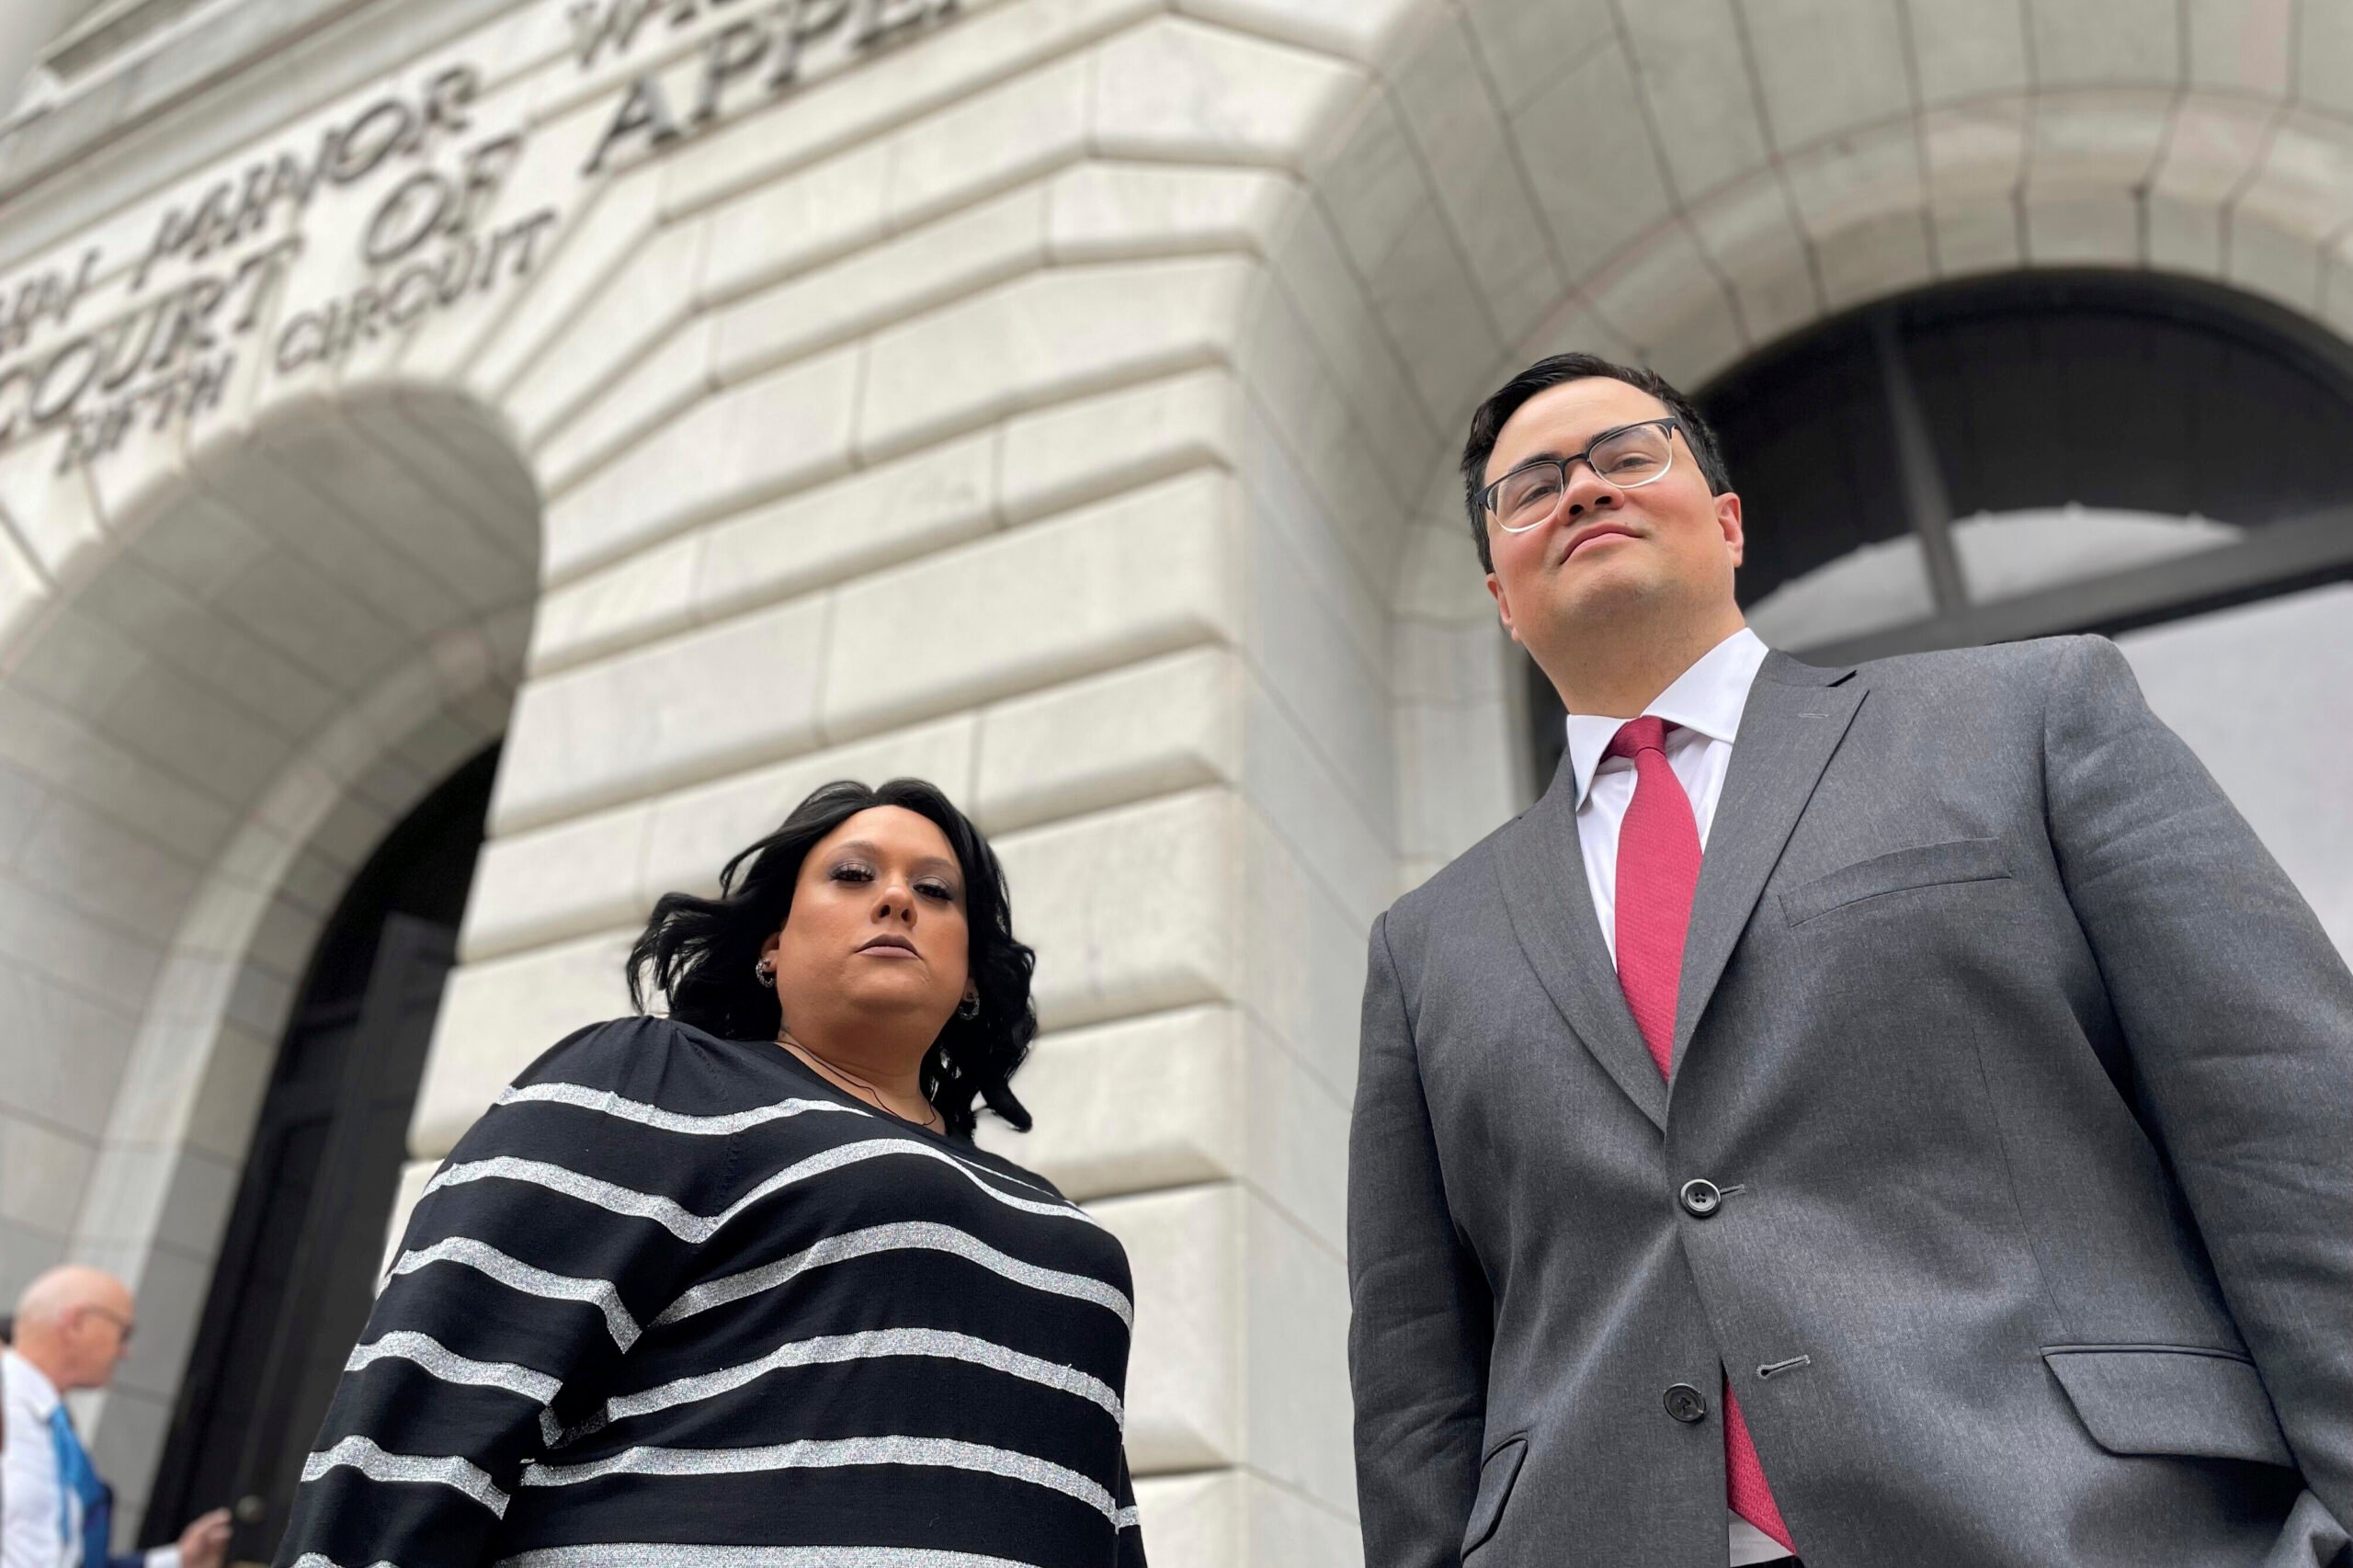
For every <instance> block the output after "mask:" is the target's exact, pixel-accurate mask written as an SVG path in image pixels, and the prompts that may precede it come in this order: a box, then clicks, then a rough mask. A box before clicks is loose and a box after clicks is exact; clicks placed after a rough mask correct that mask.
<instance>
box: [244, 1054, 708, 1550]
mask: <svg viewBox="0 0 2353 1568" xmlns="http://www.w3.org/2000/svg"><path fill="white" fill-rule="evenodd" d="M661 1071H662V1061H661V1052H660V1051H658V1049H654V1047H653V1045H652V1043H651V1041H650V1037H649V1034H648V1031H647V1030H646V1029H645V1028H642V1027H641V1026H640V1025H637V1024H631V1023H624V1024H614V1025H604V1026H599V1027H598V1028H597V1029H595V1030H591V1031H585V1033H584V1035H582V1036H575V1037H574V1039H573V1040H569V1041H566V1042H565V1044H563V1045H562V1046H559V1047H557V1048H556V1050H555V1051H551V1052H550V1053H549V1054H548V1055H547V1056H545V1057H543V1058H541V1059H540V1062H538V1063H536V1064H535V1065H534V1066H533V1067H532V1069H531V1070H530V1071H529V1072H528V1073H526V1074H525V1075H524V1079H523V1082H530V1081H532V1080H535V1079H536V1080H538V1081H539V1082H540V1083H541V1084H543V1085H544V1084H556V1085H576V1086H577V1087H579V1088H582V1089H585V1090H589V1091H593V1092H598V1093H608V1094H610V1095H612V1096H618V1097H620V1098H621V1099H624V1100H628V1099H637V1100H643V1101H658V1099H659V1097H660V1094H659V1087H660V1085H659V1079H660V1075H661ZM580 1114H581V1113H580V1112H577V1111H570V1112H567V1111H565V1110H564V1109H563V1108H561V1107H559V1108H555V1109H553V1110H551V1109H550V1108H549V1107H548V1106H546V1105H545V1104H542V1103H536V1102H534V1103H510V1097H509V1096H502V1097H501V1100H500V1103H499V1104H497V1105H495V1106H494V1107H493V1108H491V1109H490V1110H489V1111H488V1112H486V1113H485V1114H484V1115H483V1118H482V1119H481V1120H479V1121H477V1122H476V1123H474V1125H473V1126H472V1128H471V1129H469V1130H468V1131H467V1132H466V1134H465V1136H464V1137H463V1138H461V1139H460V1140H459V1142H458V1146H457V1148H456V1149H455V1150H453V1151H452V1152H451V1153H450V1155H449V1159H448V1160H447V1161H445V1162H444V1163H443V1165H442V1166H441V1168H440V1170H439V1171H438V1172H437V1173H436V1174H435V1176H434V1178H433V1180H432V1182H431V1183H429V1184H428V1185H427V1187H426V1193H425V1197H424V1198H423V1199H422V1200H421V1201H420V1202H419V1203H418V1204H417V1206H416V1209H415V1212H414V1213H413V1214H412V1215H411V1217H410V1220H409V1222H408V1226H407V1229H406V1230H405V1232H404V1233H403V1235H402V1238H401V1244H400V1247H399V1249H398V1251H397V1253H396V1255H395V1258H394V1262H393V1263H392V1269H391V1272H390V1274H389V1275H388V1277H387V1278H386V1280H385V1283H384V1288H383V1290H382V1293H381V1294H380V1295H379V1296H378V1297H377V1299H376V1304H375V1307H374V1310H373V1311H372V1312H370V1313H369V1319H368V1325H367V1327H366V1328H365V1329H363V1330H362V1331H361V1333H360V1337H359V1343H358V1345H357V1346H354V1348H353V1350H352V1354H351V1358H350V1359H349V1361H348V1362H347V1365H346V1369H345V1371H344V1374H343V1377H342V1380H341V1381H339V1382H338V1383H337V1384H336V1386H335V1396H334V1399H333V1401H332V1402H331V1403H330V1404H329V1405H328V1408H327V1415H326V1419H325V1421H324V1424H323V1426H322V1427H321V1429H320V1432H319V1436H318V1438H317V1440H316V1442H315V1443H314V1444H313V1451H312V1453H311V1454H310V1456H309V1458H308V1459H307V1460H305V1461H304V1464H303V1467H302V1483H301V1489H300V1490H299V1491H298V1492H297V1494H296V1495H295V1500H294V1507H293V1512H292V1517H291V1518H290V1521H289V1523H288V1526H287V1531H286V1535H285V1538H284V1540H282V1541H281V1542H280V1544H279V1546H278V1556H277V1560H276V1561H277V1562H278V1565H279V1568H319V1564H321V1563H322V1562H324V1563H326V1564H343V1565H346V1568H361V1565H364V1564H368V1563H386V1562H389V1563H397V1564H399V1568H478V1565H479V1564H481V1563H483V1562H487V1561H489V1558H488V1555H487V1549H488V1547H489V1546H490V1544H491V1540H492V1537H493V1533H494V1531H495V1530H496V1528H497V1527H498V1524H499V1521H500V1520H501V1519H503V1518H504V1517H506V1510H507V1507H508V1506H509V1504H510V1503H511V1502H512V1500H513V1497H514V1494H515V1491H516V1489H517V1486H518V1485H519V1484H521V1483H522V1479H523V1475H524V1471H525V1467H526V1465H527V1463H528V1462H529V1461H531V1460H535V1459H537V1458H539V1457H540V1456H541V1455H542V1454H543V1453H544V1452H545V1447H546V1443H547V1441H548V1437H549V1436H550V1434H551V1432H552V1431H553V1430H554V1429H555V1428H556V1427H557V1426H559V1425H560V1422H559V1414H560V1413H561V1414H562V1415H567V1416H569V1417H570V1418H572V1419H575V1420H576V1419H577V1418H578V1416H579V1415H580V1413H581V1412H580V1409H579V1402H580V1400H581V1398H582V1397H584V1396H583V1393H582V1391H583V1390H591V1391H593V1390H594V1389H596V1388H597V1387H598V1386H599V1385H601V1383H602V1382H603V1381H605V1380H606V1379H608V1377H609V1375H610V1373H611V1371H612V1369H613V1368H614V1366H615V1364H616V1363H617V1362H618V1360H619V1358H620V1357H621V1355H622V1354H624V1353H625V1352H626V1351H627V1350H628V1348H629V1347H630V1346H631V1345H632V1344H634V1343H635V1341H636V1339H637V1337H638V1335H639V1334H640V1333H641V1332H642V1327H643V1325H644V1324H647V1323H648V1322H649V1321H650V1320H651V1319H652V1318H653V1317H654V1315H656V1314H658V1312H660V1311H661V1310H662V1308H663V1306H664V1305H665V1304H666V1303H667V1302H668V1301H670V1300H671V1299H672V1298H673V1297H674V1296H675V1294H676V1288H677V1285H678V1282H679V1281H680V1280H681V1279H682V1278H684V1277H685V1276H686V1274H687V1272H688V1267H689V1266H690V1260H691V1252H692V1249H691V1248H690V1247H689V1246H688V1244H685V1243H683V1242H681V1241H680V1240H679V1239H678V1238H677V1237H676V1235H674V1234H673V1233H671V1232H670V1231H669V1230H668V1229H667V1228H665V1225H663V1224H661V1223H658V1222H656V1221H654V1220H652V1219H648V1218H644V1217H642V1210H644V1209H645V1208H646V1207H648V1205H647V1204H645V1203H643V1202H639V1203H635V1204H631V1203H627V1202H620V1201H618V1200H617V1199H615V1198H614V1197H613V1196H612V1195H613V1194H616V1193H618V1192H619V1191H620V1188H619V1187H617V1186H615V1185H614V1184H612V1183H611V1182H609V1181H608V1180H606V1179H604V1177H603V1176H597V1175H591V1174H590V1172H589V1167H591V1166H593V1165H596V1164H597V1160H596V1156H597V1150H596V1149H595V1148H594V1147H593V1146H592V1145H591V1142H589V1141H590V1140H593V1139H594V1138H595V1137H596V1134H595V1133H594V1132H590V1133H588V1134H585V1136H584V1134H583V1133H581V1132H580V1131H577V1130H576V1129H575V1128H574V1125H573V1123H571V1122H568V1121H566V1120H564V1119H563V1118H564V1117H566V1116H567V1115H569V1116H573V1117H577V1116H579V1115H580ZM704 1142H709V1143H710V1144H711V1145H713V1150H712V1151H710V1152H709V1153H706V1152H705V1151H703V1150H701V1149H700V1148H699V1147H698V1148H697V1150H695V1151H694V1152H693V1154H694V1157H692V1158H688V1159H682V1160H681V1162H680V1165H681V1166H682V1167H683V1168H682V1169H681V1170H680V1171H676V1172H659V1173H648V1174H649V1175H652V1176H655V1177H656V1178H665V1187H666V1188H667V1189H668V1190H667V1191H666V1192H665V1196H668V1195H671V1194H672V1193H675V1195H676V1197H677V1198H679V1199H682V1200H684V1202H685V1203H686V1205H687V1206H688V1207H690V1208H696V1209H708V1208H710V1207H712V1206H713V1205H712V1204H711V1202H710V1193H709V1191H708V1188H707V1187H701V1184H699V1181H698V1177H697V1175H696V1173H697V1172H699V1171H701V1170H705V1169H708V1168H710V1167H713V1166H721V1167H723V1166H724V1165H725V1150H724V1146H723V1145H724V1141H723V1140H720V1139H711V1140H707V1141H704ZM605 1164H606V1165H608V1166H609V1165H610V1164H611V1162H610V1161H609V1160H608V1161H606V1162H605ZM699 1187H700V1189H699ZM639 1196H641V1197H642V1195H639ZM630 1208H635V1209H637V1210H640V1211H639V1212H625V1211H622V1210H627V1209H630Z"/></svg>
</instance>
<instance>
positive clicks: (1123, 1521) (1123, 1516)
mask: <svg viewBox="0 0 2353 1568" xmlns="http://www.w3.org/2000/svg"><path fill="white" fill-rule="evenodd" d="M1111 1522H1112V1523H1113V1524H1116V1525H1118V1526H1119V1527H1120V1528H1121V1529H1123V1530H1131V1529H1136V1528H1140V1527H1141V1525H1142V1520H1140V1519H1139V1518H1137V1517H1136V1506H1135V1505H1134V1504H1133V1503H1131V1504H1129V1505H1128V1506H1126V1507H1124V1508H1122V1509H1120V1517H1118V1518H1116V1519H1114V1520H1112V1521H1111Z"/></svg>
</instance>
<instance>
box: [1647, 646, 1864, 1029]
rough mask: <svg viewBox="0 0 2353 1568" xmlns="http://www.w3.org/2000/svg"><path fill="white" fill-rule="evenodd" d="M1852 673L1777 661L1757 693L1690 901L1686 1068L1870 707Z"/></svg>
mask: <svg viewBox="0 0 2353 1568" xmlns="http://www.w3.org/2000/svg"><path fill="white" fill-rule="evenodd" d="M1854 674H1855V672H1854V671H1853V670H1852V669H1817V668H1815V667H1813V665H1802V664H1799V663H1798V662H1797V661H1796V660H1794V659H1792V658H1790V657H1789V656H1788V655H1787V654H1784V653H1774V654H1771V655H1769V656H1768V658H1767V659H1766V661H1765V664H1764V666H1763V667H1762V668H1761V669H1759V670H1758V671H1757V672H1756V684H1755V685H1753V686H1752V687H1749V692H1748V703H1747V706H1746V707H1745V708H1744V709H1743V710H1742V711H1741V719H1740V737H1739V739H1738V740H1736V741H1734V742H1733V748H1732V767H1731V768H1730V770H1729V771H1727V772H1726V774H1725V775H1724V788H1723V794H1722V796H1721V797H1720V798H1719V799H1718V800H1717V801H1716V816H1715V822H1714V824H1713V825H1712V826H1711V827H1710V829H1709V830H1708V850H1707V854H1706V856H1705V857H1704V858H1702V859H1701V860H1700V862H1699V889H1698V891H1697V892H1695V893H1694V895H1693V897H1692V903H1691V928H1690V931H1689V933H1688V935H1687V936H1686V937H1685V938H1684V943H1683V975H1682V979H1681V981H1680V983H1679V984H1678V986H1677V992H1676V1006H1675V1064H1676V1066H1677V1068H1678V1069H1679V1068H1680V1067H1681V1066H1682V1064H1683V1052H1684V1051H1685V1049H1686V1048H1687V1047H1688V1046H1689V1045H1690V1043H1691V1036H1692V1034H1693V1033H1694V1032H1695V1031H1696V1030H1697V1029H1698V1028H1699V1018H1700V1016H1701V1015H1702V1014H1704V1013H1705V1012H1706V1011H1707V1007H1708V999H1709V998H1710V997H1711V996H1712V995H1713V994H1715V989H1716V983H1717V982H1718V981H1720V980H1722V978H1723V972H1724V965H1725V964H1726V963H1728V962H1729V961H1731V959H1732V949H1733V946H1734V944H1736V943H1737V942H1738V941H1739V940H1740V934H1741V932H1742V931H1744V930H1745V929H1746V928H1747V926H1748V916H1749V913H1750V912H1751V911H1752V910H1754V909H1755V908H1756V900H1757V898H1758V896H1759V895H1760V894H1762V893H1763V892H1764V891H1765V880H1766V878H1768V877H1769V876H1770V875H1772V871H1773V868H1774V866H1775V865H1776V864H1777V863H1779V860H1780V858H1781V849H1782V846H1785V845H1786V844H1788V843H1789V841H1790V830H1791V829H1793V828H1795V827H1796V826H1797V821H1798V816H1799V813H1801V812H1803V811H1804V810H1805V803H1806V801H1809V800H1811V799H1812V798H1813V788H1814V785H1815V784H1816V783H1817V782H1819V781H1820V779H1821V778H1822V770H1823V768H1824V767H1827V766H1828V765H1829V762H1830V756H1831V754H1832V753H1833V752H1835V751H1836V750H1837V749H1838V743H1839V741H1840V740H1842V739H1843V738H1845V736H1846V733H1847V725H1848V724H1850V723H1852V722H1854V718H1855V710H1857V709H1858V708H1859V707H1861V706H1862V701H1863V697H1864V693H1865V690H1866V687H1865V686H1864V683H1863V682H1862V681H1861V680H1859V679H1854V678H1849V677H1852V676H1854ZM1645 1060H1647V1058H1646V1059H1645Z"/></svg>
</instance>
